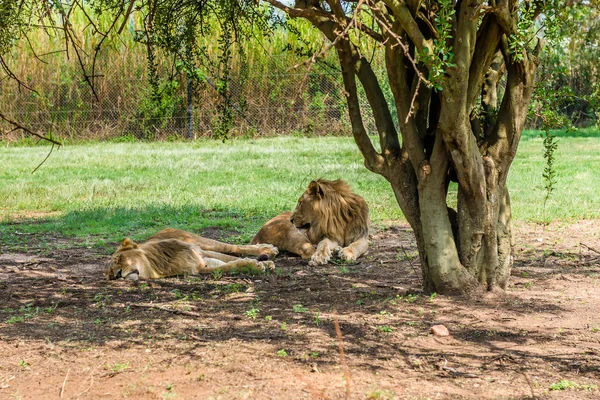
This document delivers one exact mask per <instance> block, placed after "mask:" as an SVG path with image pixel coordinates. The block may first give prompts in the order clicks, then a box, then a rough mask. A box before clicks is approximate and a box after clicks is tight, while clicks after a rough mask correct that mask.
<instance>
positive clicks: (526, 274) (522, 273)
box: [521, 271, 529, 278]
mask: <svg viewBox="0 0 600 400" xmlns="http://www.w3.org/2000/svg"><path fill="white" fill-rule="evenodd" d="M521 276H522V277H523V278H529V272H527V271H522V272H521Z"/></svg>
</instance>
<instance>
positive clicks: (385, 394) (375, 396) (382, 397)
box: [365, 389, 396, 400]
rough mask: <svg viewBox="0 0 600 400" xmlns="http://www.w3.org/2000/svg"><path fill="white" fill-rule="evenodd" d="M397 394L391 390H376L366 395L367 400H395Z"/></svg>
mask: <svg viewBox="0 0 600 400" xmlns="http://www.w3.org/2000/svg"><path fill="white" fill-rule="evenodd" d="M395 396H396V394H395V393H394V392H393V391H391V390H382V389H375V390H373V391H371V392H369V393H367V394H366V396H365V399H366V400H391V399H394V398H395Z"/></svg>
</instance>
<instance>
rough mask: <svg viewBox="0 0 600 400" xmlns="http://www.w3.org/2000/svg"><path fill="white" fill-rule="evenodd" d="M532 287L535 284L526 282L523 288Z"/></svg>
mask: <svg viewBox="0 0 600 400" xmlns="http://www.w3.org/2000/svg"><path fill="white" fill-rule="evenodd" d="M531 285H533V282H525V283H524V284H523V286H525V289H529V288H530V287H531Z"/></svg>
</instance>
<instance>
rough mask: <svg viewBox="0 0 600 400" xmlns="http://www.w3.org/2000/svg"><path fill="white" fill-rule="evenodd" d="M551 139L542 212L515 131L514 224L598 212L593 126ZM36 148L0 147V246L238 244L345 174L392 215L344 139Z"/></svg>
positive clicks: (526, 149) (536, 177) (532, 169)
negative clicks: (163, 241) (552, 155)
mask: <svg viewBox="0 0 600 400" xmlns="http://www.w3.org/2000/svg"><path fill="white" fill-rule="evenodd" d="M558 136H559V139H560V142H559V148H558V152H557V157H556V168H557V171H558V183H557V185H556V192H555V193H554V194H553V196H552V197H551V198H550V200H549V201H548V203H547V205H546V210H545V212H544V210H543V208H542V205H543V200H544V195H545V193H544V190H543V187H544V182H543V180H542V177H541V175H542V170H543V165H544V160H543V157H542V140H541V139H539V138H538V133H537V132H525V134H524V136H523V139H522V143H521V146H520V149H519V152H518V154H517V159H516V160H515V162H514V163H513V166H512V169H511V172H510V175H509V187H510V189H511V194H512V205H513V212H514V216H515V218H516V219H519V220H528V221H542V220H546V221H547V220H567V221H568V220H575V219H579V218H597V217H600V196H597V193H600V173H598V171H600V158H599V157H598V156H597V155H598V154H599V153H600V140H598V139H599V138H600V133H598V132H591V133H587V134H583V135H580V136H575V135H570V136H567V135H563V134H561V133H558ZM47 151H48V147H47V146H10V147H8V146H5V147H2V148H0V199H1V200H0V235H1V236H2V238H3V241H2V244H4V245H8V246H12V247H14V248H21V249H27V248H28V246H33V247H42V248H43V247H44V246H48V247H52V246H58V244H56V243H55V241H54V240H53V239H52V238H53V237H65V238H70V239H72V240H70V241H69V242H68V243H69V244H68V245H69V246H71V245H85V246H92V247H103V246H106V249H107V250H106V251H107V252H110V251H112V249H113V247H114V243H115V242H117V241H120V240H121V239H122V238H123V237H125V236H130V237H131V238H132V239H134V240H143V239H144V238H145V237H147V236H148V235H150V234H152V233H154V232H156V231H157V230H160V229H162V228H164V227H167V226H171V227H177V228H182V229H186V230H190V231H194V232H202V231H204V230H206V229H209V228H216V229H219V231H222V232H225V235H226V236H224V237H222V239H226V240H232V241H238V242H246V241H248V240H249V239H250V238H251V237H252V235H253V234H254V232H256V230H257V229H258V228H259V227H260V226H261V225H262V223H264V222H265V221H266V220H267V219H269V218H271V217H272V216H274V215H276V214H278V213H280V212H283V211H288V210H291V209H293V208H294V206H295V204H296V201H297V199H298V197H299V196H300V195H301V194H302V192H303V191H304V189H305V187H306V185H307V184H308V182H309V181H310V180H311V179H315V178H319V177H323V178H329V179H335V178H343V179H345V180H347V181H348V182H349V183H350V185H351V186H352V187H353V189H354V190H355V191H356V192H357V193H359V194H361V195H362V196H364V197H365V198H366V200H367V201H368V203H369V205H370V209H371V218H372V220H373V222H374V223H375V224H380V223H383V222H385V221H388V220H402V219H403V217H402V214H401V212H400V210H399V208H398V206H397V203H396V200H395V198H394V196H393V193H392V191H391V188H390V186H389V184H388V183H387V182H386V181H385V180H384V179H383V178H382V177H381V176H378V175H375V174H373V173H371V172H369V171H367V169H366V168H365V167H364V166H363V162H362V158H361V156H360V154H359V152H358V150H357V148H356V145H355V144H354V142H353V141H352V139H351V138H344V137H319V138H310V139H306V138H297V137H278V138H269V139H260V140H249V139H244V140H242V139H238V140H234V141H229V142H226V143H222V142H219V141H208V140H202V141H196V142H192V143H190V142H169V143H164V142H160V143H85V144H72V145H68V146H63V147H62V148H60V149H59V150H58V151H55V152H54V153H53V154H52V155H51V156H50V158H49V159H48V160H47V161H46V163H45V164H44V165H43V166H42V167H41V168H40V169H39V170H38V171H37V172H35V173H34V174H32V173H31V172H32V171H33V170H34V168H35V167H36V166H37V165H38V164H39V163H40V162H41V161H42V160H43V159H44V157H45V156H46V154H47ZM453 190H454V193H451V194H450V197H451V199H452V197H454V198H456V194H455V190H456V187H454V189H453ZM44 237H45V238H46V239H44ZM32 238H35V240H33V239H32ZM46 242H47V243H46ZM63 245H66V244H63Z"/></svg>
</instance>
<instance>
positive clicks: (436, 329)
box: [431, 325, 450, 336]
mask: <svg viewBox="0 0 600 400" xmlns="http://www.w3.org/2000/svg"><path fill="white" fill-rule="evenodd" d="M431 333H433V334H434V335H435V336H450V332H449V331H448V328H446V327H445V326H444V325H434V326H432V327H431Z"/></svg>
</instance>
